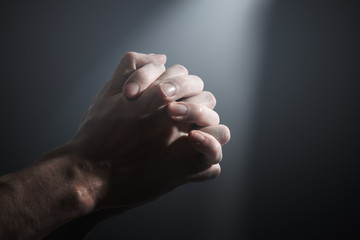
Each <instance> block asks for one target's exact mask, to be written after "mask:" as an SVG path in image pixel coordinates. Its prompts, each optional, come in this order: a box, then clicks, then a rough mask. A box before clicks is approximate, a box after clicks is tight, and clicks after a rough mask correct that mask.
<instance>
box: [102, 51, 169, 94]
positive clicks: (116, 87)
mask: <svg viewBox="0 0 360 240" xmlns="http://www.w3.org/2000/svg"><path fill="white" fill-rule="evenodd" d="M150 62H155V63H159V64H165V63H166V56H165V55H162V54H143V53H136V52H128V53H126V54H125V55H124V56H123V57H122V59H121V60H120V62H119V64H118V65H117V67H116V69H115V71H114V73H113V75H112V77H111V78H110V80H109V81H108V82H107V84H106V86H105V89H106V90H107V92H108V93H109V94H114V93H119V92H120V91H121V90H122V88H123V85H124V84H125V81H126V79H127V78H128V77H129V76H130V75H131V74H132V73H133V72H134V71H135V70H137V69H139V68H141V67H143V66H145V65H146V64H148V63H150Z"/></svg>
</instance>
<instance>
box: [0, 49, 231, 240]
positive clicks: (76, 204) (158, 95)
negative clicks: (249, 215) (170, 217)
mask: <svg viewBox="0 0 360 240" xmlns="http://www.w3.org/2000/svg"><path fill="white" fill-rule="evenodd" d="M165 61H166V58H165V56H162V55H144V54H137V53H128V54H126V55H125V56H124V58H123V59H122V60H121V61H120V63H119V65H118V67H117V68H116V70H115V73H114V75H113V76H112V78H111V79H110V80H109V81H108V83H107V84H106V85H105V87H104V88H103V89H102V90H101V92H100V93H99V94H98V95H97V96H96V98H95V99H94V101H93V103H92V104H91V105H90V107H89V110H88V111H87V113H86V114H85V116H84V118H83V120H82V122H81V124H80V127H79V129H78V131H77V132H76V134H75V136H74V137H73V138H72V139H71V140H70V141H69V142H68V143H66V144H64V145H63V146H61V147H59V148H57V149H55V150H53V151H51V152H49V153H47V154H45V155H44V156H42V157H41V158H40V159H39V160H38V161H37V162H35V163H34V164H33V165H31V166H29V167H27V168H25V169H22V170H20V171H18V172H15V173H12V174H9V175H6V176H3V177H2V178H0V194H1V195H0V200H1V203H2V204H1V205H0V211H1V212H2V213H3V214H2V217H1V218H0V237H1V238H4V239H37V238H40V237H43V236H45V235H46V234H48V233H49V232H51V231H53V230H54V229H56V228H57V227H59V226H61V225H62V224H64V223H66V222H68V221H71V220H73V219H76V218H79V217H82V216H86V215H92V214H93V215H94V214H98V215H99V214H100V215H101V213H102V212H103V213H104V212H106V211H107V210H108V209H117V210H116V211H112V212H114V213H115V212H117V211H118V212H121V211H123V210H126V209H130V208H133V207H136V206H139V205H141V204H144V203H146V202H149V201H152V200H154V199H156V198H157V197H159V196H161V195H162V194H165V193H167V192H169V191H171V190H172V189H174V188H176V187H177V186H180V185H182V184H185V183H188V182H193V181H203V180H207V179H211V178H214V177H216V176H217V175H218V174H219V173H220V166H219V162H220V160H221V158H222V153H221V145H222V144H225V143H226V142H227V141H228V140H229V137H230V132H229V130H228V129H227V128H226V127H225V126H223V125H219V117H218V115H217V114H216V112H214V111H213V110H212V108H213V107H214V105H215V104H214V100H213V102H212V101H211V100H210V101H209V100H205V99H212V95H210V93H207V92H203V82H202V80H201V79H200V78H198V77H196V76H192V75H188V73H187V70H186V69H185V68H184V67H182V66H180V65H175V66H173V67H170V68H168V69H165V67H164V64H165ZM134 83H137V84H138V86H136V84H134ZM209 96H210V97H209ZM176 100H182V101H178V102H177V101H176ZM179 106H182V107H179ZM184 106H186V107H187V110H186V112H185V113H184V111H183V110H184V108H183V107H184ZM182 112H183V113H184V114H182V115H181V114H180V113H182ZM194 124H195V125H196V126H197V127H196V129H194Z"/></svg>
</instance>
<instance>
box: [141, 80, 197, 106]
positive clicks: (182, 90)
mask: <svg viewBox="0 0 360 240" xmlns="http://www.w3.org/2000/svg"><path fill="white" fill-rule="evenodd" d="M203 88H204V83H203V81H202V80H201V79H200V78H199V77H198V76H194V75H182V76H176V77H172V78H168V79H165V80H163V81H161V82H158V81H157V85H154V86H153V87H149V88H148V89H147V90H146V91H145V92H144V93H143V94H142V95H141V97H140V99H141V101H139V103H140V104H141V105H144V106H146V108H147V109H148V111H153V110H154V109H158V108H160V107H162V106H164V105H166V104H167V103H169V102H172V101H175V100H178V99H181V98H184V97H192V96H195V95H197V94H199V93H201V92H202V90H203Z"/></svg>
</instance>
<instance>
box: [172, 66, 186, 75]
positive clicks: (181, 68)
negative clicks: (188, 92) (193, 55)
mask: <svg viewBox="0 0 360 240" xmlns="http://www.w3.org/2000/svg"><path fill="white" fill-rule="evenodd" d="M173 67H174V68H177V69H179V70H180V71H182V72H183V73H184V74H189V71H188V70H187V68H186V67H184V66H183V65H181V64H175V65H174V66H173Z"/></svg>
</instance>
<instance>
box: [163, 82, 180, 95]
mask: <svg viewBox="0 0 360 240" xmlns="http://www.w3.org/2000/svg"><path fill="white" fill-rule="evenodd" d="M160 88H161V91H162V92H163V93H164V94H165V96H167V97H172V96H174V95H175V92H176V87H175V86H174V85H172V84H171V83H163V84H161V85H160Z"/></svg>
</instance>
